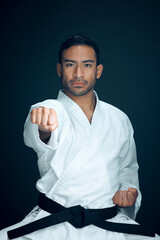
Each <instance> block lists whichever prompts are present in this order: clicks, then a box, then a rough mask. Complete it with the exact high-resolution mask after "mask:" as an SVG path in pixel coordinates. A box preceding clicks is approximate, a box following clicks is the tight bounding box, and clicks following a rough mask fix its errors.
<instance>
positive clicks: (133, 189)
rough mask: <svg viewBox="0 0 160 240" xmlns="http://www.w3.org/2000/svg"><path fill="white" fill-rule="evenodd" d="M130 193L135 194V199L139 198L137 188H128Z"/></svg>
mask: <svg viewBox="0 0 160 240" xmlns="http://www.w3.org/2000/svg"><path fill="white" fill-rule="evenodd" d="M128 191H129V192H131V193H133V195H134V197H136V198H137V196H138V191H137V189H136V188H128Z"/></svg>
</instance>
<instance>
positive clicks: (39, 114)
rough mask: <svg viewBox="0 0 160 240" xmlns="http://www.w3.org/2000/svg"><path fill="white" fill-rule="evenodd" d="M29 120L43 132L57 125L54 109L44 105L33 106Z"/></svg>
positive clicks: (49, 130) (52, 129)
mask: <svg viewBox="0 0 160 240" xmlns="http://www.w3.org/2000/svg"><path fill="white" fill-rule="evenodd" d="M31 122H32V123H36V124H37V125H38V127H39V130H40V131H43V132H52V131H54V130H55V129H56V128H57V127H58V119H57V114H56V111H55V110H54V109H51V108H46V107H38V108H34V109H33V110H32V111H31Z"/></svg>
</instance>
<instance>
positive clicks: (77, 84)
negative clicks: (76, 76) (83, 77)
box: [71, 82, 85, 86]
mask: <svg viewBox="0 0 160 240" xmlns="http://www.w3.org/2000/svg"><path fill="white" fill-rule="evenodd" d="M84 85H85V84H84V83H82V82H73V83H72V84H71V86H84Z"/></svg>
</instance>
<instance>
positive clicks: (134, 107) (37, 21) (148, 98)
mask: <svg viewBox="0 0 160 240" xmlns="http://www.w3.org/2000/svg"><path fill="white" fill-rule="evenodd" d="M159 12H160V4H159V1H153V0H151V1H140V0H139V1H136V0H135V1H123V0H122V1H118V0H117V1H115V0H113V1H111V0H110V1H107V0H106V1H101V0H99V1H96V2H94V1H83V0H82V1H72V0H71V1H69V0H66V1H48V2H47V1H43V3H42V2H41V3H40V1H33V2H32V3H31V2H29V1H11V2H7V1H5V3H3V5H2V4H1V17H2V19H1V48H2V49H1V53H2V57H1V59H2V64H1V66H2V70H1V75H2V76H1V82H0V86H1V87H0V89H1V95H0V96H1V117H0V120H1V125H0V129H1V158H0V160H1V174H0V186H1V195H0V199H1V204H0V228H1V229H2V228H4V227H7V226H9V225H11V224H14V223H16V222H17V221H20V220H22V218H23V217H24V216H25V215H26V214H27V213H28V212H29V211H30V210H31V209H32V208H33V207H34V206H35V205H36V203H37V198H38V192H37V190H36V188H35V183H36V181H37V179H38V178H39V173H38V169H37V163H36V161H37V157H36V154H35V153H34V152H33V150H32V149H30V148H27V147H26V146H25V145H24V143H23V125H24V121H25V118H26V116H27V114H28V111H29V107H30V105H32V104H34V103H36V102H39V101H42V100H45V99H48V98H56V96H57V93H58V89H59V88H61V84H60V80H59V78H58V77H57V75H56V62H57V52H58V47H59V45H60V43H61V42H62V41H63V40H65V39H66V38H67V37H68V36H70V35H72V34H73V33H82V34H86V35H88V36H89V37H91V38H93V39H94V40H95V41H96V42H97V43H98V44H99V47H100V49H101V62H102V63H103V65H104V72H103V76H102V77H101V79H99V80H98V81H97V85H96V91H97V92H98V95H99V98H100V99H101V100H104V101H106V102H109V103H110V104H113V105H115V106H116V107H118V108H120V109H121V110H123V111H124V112H125V113H126V114H127V115H128V116H129V118H130V120H131V122H132V124H133V127H134V130H135V140H136V145H137V154H138V162H139V166H140V170H139V175H140V186H141V191H142V194H143V201H142V207H141V209H140V211H139V213H138V216H137V221H139V222H148V220H149V219H150V221H151V223H152V224H154V225H155V227H156V232H157V233H159V234H160V224H159V214H160V206H159V198H160V188H159V179H160V177H159V168H160V163H159V161H160V157H159V156H160V150H159V149H160V145H159V143H160V139H159V133H160V127H159V120H160V109H159V94H160V93H159V87H160V84H159V69H160V67H159V54H160V45H159V43H160V32H159V31H160V16H159Z"/></svg>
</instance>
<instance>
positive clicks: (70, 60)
mask: <svg viewBox="0 0 160 240" xmlns="http://www.w3.org/2000/svg"><path fill="white" fill-rule="evenodd" d="M64 62H73V63H76V61H74V60H72V59H64ZM82 62H83V63H86V62H87V63H88V62H90V63H94V62H95V61H94V60H92V59H87V60H83V61H82Z"/></svg>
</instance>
